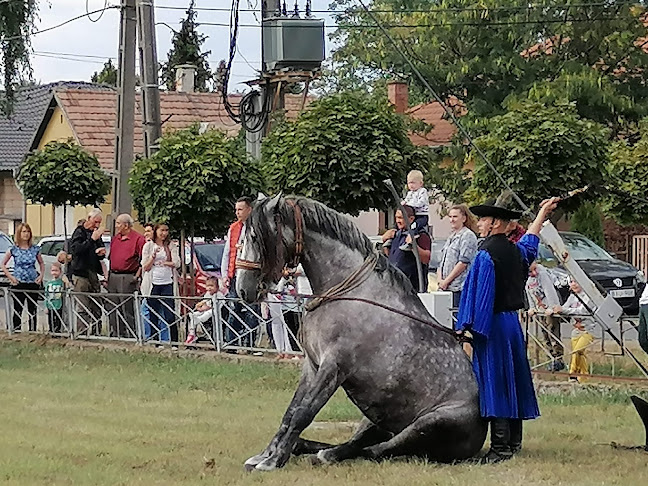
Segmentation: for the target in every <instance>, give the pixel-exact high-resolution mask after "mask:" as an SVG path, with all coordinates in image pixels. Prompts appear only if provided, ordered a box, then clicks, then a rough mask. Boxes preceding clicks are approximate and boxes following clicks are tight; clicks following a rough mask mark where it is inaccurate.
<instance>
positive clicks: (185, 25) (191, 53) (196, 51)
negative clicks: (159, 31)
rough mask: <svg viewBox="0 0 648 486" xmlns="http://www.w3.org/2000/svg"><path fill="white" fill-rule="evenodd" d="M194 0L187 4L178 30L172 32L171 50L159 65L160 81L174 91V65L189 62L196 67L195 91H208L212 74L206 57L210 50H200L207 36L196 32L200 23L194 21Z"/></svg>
mask: <svg viewBox="0 0 648 486" xmlns="http://www.w3.org/2000/svg"><path fill="white" fill-rule="evenodd" d="M194 3H195V2H194V0H192V1H191V3H190V4H189V8H188V9H187V16H186V17H185V18H184V19H182V23H181V25H180V30H179V31H177V32H174V34H173V39H172V41H171V50H169V53H168V54H167V62H165V63H162V65H161V77H162V82H164V84H166V87H167V89H168V90H169V91H175V82H176V81H175V80H176V67H177V66H180V65H182V64H191V65H192V66H195V67H196V80H195V88H196V91H209V82H210V81H211V79H212V77H213V75H212V72H211V70H210V68H209V62H208V61H207V57H208V56H209V54H211V51H206V52H202V45H203V44H204V42H205V40H206V39H207V36H205V35H203V34H200V33H199V32H198V27H199V26H200V24H199V23H198V22H196V17H197V15H198V14H197V13H196V11H195V9H194Z"/></svg>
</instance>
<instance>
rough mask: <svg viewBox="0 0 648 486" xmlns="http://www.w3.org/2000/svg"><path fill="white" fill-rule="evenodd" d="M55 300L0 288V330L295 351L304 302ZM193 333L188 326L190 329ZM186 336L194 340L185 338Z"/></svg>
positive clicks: (120, 297) (73, 296) (77, 295)
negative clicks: (1, 308)
mask: <svg viewBox="0 0 648 486" xmlns="http://www.w3.org/2000/svg"><path fill="white" fill-rule="evenodd" d="M61 297H62V298H61V299H60V305H58V304H54V305H53V303H52V302H53V301H51V300H48V299H47V298H46V296H45V295H44V293H43V292H42V291H32V290H24V291H23V290H15V289H11V288H3V289H2V292H0V305H1V306H2V307H3V310H4V312H0V328H2V329H5V330H6V331H7V332H8V333H9V334H13V333H41V334H49V335H52V336H55V337H64V338H69V339H85V340H116V341H126V342H133V343H139V344H142V345H155V346H158V347H170V348H172V349H178V347H180V346H183V347H189V348H194V349H196V348H201V349H214V350H216V351H224V352H229V353H249V354H254V353H256V354H259V353H279V354H281V355H282V356H283V357H286V358H290V357H293V358H294V357H297V356H299V355H301V354H302V350H301V347H300V345H299V341H298V339H297V335H298V331H299V328H300V325H301V318H302V313H303V307H304V306H303V304H304V301H303V299H301V298H300V297H296V298H291V297H287V298H286V297H284V298H283V300H282V297H280V296H274V295H270V296H269V297H268V300H266V301H265V302H261V303H256V304H248V303H246V302H244V301H242V300H240V299H234V298H226V297H213V298H211V299H205V298H204V297H176V296H169V297H167V296H150V297H143V296H141V295H139V294H137V293H134V294H113V293H110V294H109V293H105V292H101V293H84V292H74V291H71V290H66V291H65V292H64V293H63V294H62V296H61ZM192 331H193V332H192ZM190 334H192V335H193V336H195V339H194V340H192V341H191V342H187V337H188V336H189V335H190Z"/></svg>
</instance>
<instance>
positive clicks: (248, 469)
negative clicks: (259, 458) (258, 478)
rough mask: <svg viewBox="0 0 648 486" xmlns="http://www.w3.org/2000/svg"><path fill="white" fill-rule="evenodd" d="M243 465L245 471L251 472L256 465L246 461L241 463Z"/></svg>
mask: <svg viewBox="0 0 648 486" xmlns="http://www.w3.org/2000/svg"><path fill="white" fill-rule="evenodd" d="M243 467H244V468H245V472H252V471H254V468H255V467H256V466H255V465H254V464H248V463H247V462H246V463H245V464H243Z"/></svg>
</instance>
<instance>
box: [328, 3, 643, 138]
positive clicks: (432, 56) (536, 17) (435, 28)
mask: <svg viewBox="0 0 648 486" xmlns="http://www.w3.org/2000/svg"><path fill="white" fill-rule="evenodd" d="M569 4H574V6H573V7H567V8H566V7H565V5H569ZM334 7H335V8H336V9H344V10H345V11H344V13H341V14H339V15H338V16H337V21H338V26H339V28H338V29H337V30H336V31H335V32H334V34H333V38H334V40H335V41H337V42H338V43H339V45H340V47H339V48H338V49H337V50H335V51H334V54H333V58H334V60H335V62H336V65H337V67H338V69H337V72H338V73H339V74H340V76H355V77H356V78H358V77H360V78H361V79H366V80H367V81H368V82H373V80H374V79H375V78H381V77H383V76H384V75H385V74H392V75H396V76H406V77H409V78H410V79H411V82H412V83H413V84H414V85H419V87H420V85H421V83H420V81H419V79H418V78H417V77H416V76H414V75H413V73H412V72H411V69H410V67H409V65H408V64H407V63H406V62H405V61H404V60H403V59H402V57H401V56H400V55H399V54H398V52H396V50H395V49H394V47H393V46H392V45H391V43H390V42H389V41H388V40H387V39H386V37H385V36H384V34H383V33H382V32H381V31H380V30H379V29H377V28H376V26H375V22H374V20H373V19H371V18H370V17H368V16H367V15H366V13H365V12H364V10H362V8H361V7H359V6H357V4H356V3H355V2H354V1H353V0H337V1H336V2H335V3H334ZM371 9H372V10H373V11H374V12H375V13H374V15H375V17H377V18H378V20H379V22H380V23H381V24H382V25H384V26H386V27H387V28H388V29H389V31H390V33H391V35H392V36H393V37H394V38H395V39H396V41H397V43H398V44H399V45H400V47H401V48H402V49H403V50H404V51H405V53H406V54H407V56H408V57H409V58H410V59H411V60H412V61H413V62H414V63H415V64H416V65H417V67H418V68H419V70H420V71H421V73H422V74H423V76H424V77H425V79H426V80H427V81H428V82H429V83H430V84H431V85H432V86H433V87H435V89H436V90H437V91H438V92H439V94H440V95H441V97H442V98H444V99H447V98H448V97H450V96H453V97H456V98H457V99H459V100H460V101H462V102H463V103H464V105H465V106H466V107H467V109H468V113H469V115H470V116H471V117H477V118H479V117H484V116H486V117H490V116H493V115H496V114H501V113H502V112H503V111H504V110H505V104H504V102H505V100H507V98H509V97H511V96H516V97H526V96H529V97H530V98H532V99H534V100H536V101H541V102H550V100H552V99H556V100H558V101H561V102H565V101H566V102H575V103H576V107H577V110H578V111H579V113H580V114H581V115H582V116H586V117H587V116H592V117H593V119H595V120H596V121H598V122H602V123H604V124H606V125H609V126H610V127H611V128H613V129H614V130H615V131H621V132H622V131H624V130H625V129H626V128H627V125H628V124H633V123H636V122H637V121H638V120H639V119H640V118H641V117H642V116H644V115H645V113H646V110H647V107H648V86H647V85H646V84H645V83H644V82H643V76H642V74H641V73H643V72H645V71H646V69H647V68H648V54H647V53H646V50H645V47H646V44H645V43H644V42H643V40H644V39H645V36H646V35H647V31H646V27H645V26H644V23H643V21H642V19H643V15H644V14H645V8H644V7H643V6H642V5H641V4H640V3H637V4H632V3H629V2H627V1H625V0H610V1H608V2H601V1H600V0H585V1H582V0H544V1H543V2H542V4H535V5H534V4H530V3H529V2H528V1H526V0H482V1H480V2H478V3H475V2H474V0H417V1H414V0H374V1H373V2H372V3H371ZM592 101H595V104H594V106H590V104H591V103H592Z"/></svg>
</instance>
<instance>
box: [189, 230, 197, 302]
mask: <svg viewBox="0 0 648 486" xmlns="http://www.w3.org/2000/svg"><path fill="white" fill-rule="evenodd" d="M194 233H195V230H194V225H193V224H192V225H191V242H190V243H189V245H190V250H189V255H190V256H189V261H190V262H191V263H190V264H189V271H190V272H191V295H196V266H195V265H194V254H195V250H194V248H195V247H194V236H195V234H194Z"/></svg>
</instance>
